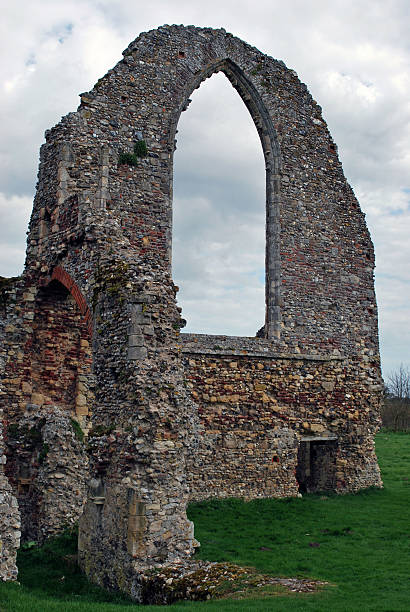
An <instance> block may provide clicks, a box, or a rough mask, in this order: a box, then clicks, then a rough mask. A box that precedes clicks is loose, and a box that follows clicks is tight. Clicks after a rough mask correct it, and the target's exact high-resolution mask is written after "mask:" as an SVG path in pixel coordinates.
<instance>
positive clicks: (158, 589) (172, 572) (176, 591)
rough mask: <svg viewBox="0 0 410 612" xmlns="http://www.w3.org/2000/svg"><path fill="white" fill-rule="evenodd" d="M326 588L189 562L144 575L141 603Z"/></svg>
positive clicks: (223, 565)
mask: <svg viewBox="0 0 410 612" xmlns="http://www.w3.org/2000/svg"><path fill="white" fill-rule="evenodd" d="M327 584H329V583H327V582H322V581H319V580H306V579H298V578H278V577H274V576H268V575H266V574H261V573H259V572H258V571H257V570H256V569H254V568H251V567H240V566H239V565H235V564H232V563H216V562H213V563H212V562H208V561H191V562H190V561H186V562H178V563H174V564H167V565H165V566H164V567H162V568H157V569H155V570H153V571H152V572H146V573H145V574H143V575H141V577H140V584H139V586H140V589H141V590H140V593H139V601H140V602H141V603H143V604H157V605H161V604H162V605H163V604H170V603H173V602H175V601H180V600H196V601H199V600H208V599H219V598H226V597H229V598H230V599H247V598H248V597H264V596H266V597H271V596H273V595H286V593H314V592H317V591H318V590H320V589H321V588H323V587H324V586H325V585H327Z"/></svg>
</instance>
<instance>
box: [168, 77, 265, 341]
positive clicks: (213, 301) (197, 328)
mask: <svg viewBox="0 0 410 612" xmlns="http://www.w3.org/2000/svg"><path fill="white" fill-rule="evenodd" d="M192 98H193V102H192V104H191V105H190V106H189V109H188V111H187V112H185V113H183V114H182V115H181V118H180V121H179V123H178V134H177V144H178V148H177V150H176V152H175V155H174V185H173V199H174V203H173V242H172V244H173V251H172V272H173V279H174V282H175V283H176V284H177V285H178V286H179V288H180V292H179V294H178V302H179V305H180V306H182V316H183V317H184V319H186V320H187V326H186V328H185V329H184V330H183V331H186V332H190V333H207V334H224V335H237V336H255V334H256V332H257V330H258V329H259V328H260V327H261V326H262V325H263V324H264V322H265V222H266V221H265V220H266V210H265V201H266V196H265V161H264V156H263V150H262V146H261V142H260V139H259V136H258V133H257V130H256V128H255V125H254V123H253V120H252V118H251V115H250V114H249V112H248V110H247V109H246V107H245V105H244V103H243V101H242V100H241V98H240V96H239V95H238V94H237V92H236V91H235V90H234V89H233V87H232V85H231V84H230V83H229V81H228V80H227V79H226V77H225V76H224V75H223V74H222V73H220V74H215V75H213V76H212V78H210V79H207V80H206V81H205V82H204V83H203V84H202V85H201V87H200V89H199V90H198V91H196V92H195V93H194V94H193V96H192Z"/></svg>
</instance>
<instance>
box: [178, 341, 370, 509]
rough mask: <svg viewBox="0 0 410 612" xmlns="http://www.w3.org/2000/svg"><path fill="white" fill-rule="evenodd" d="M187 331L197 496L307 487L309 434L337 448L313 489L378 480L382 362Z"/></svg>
mask: <svg viewBox="0 0 410 612" xmlns="http://www.w3.org/2000/svg"><path fill="white" fill-rule="evenodd" d="M183 336H184V337H182V351H183V355H184V367H185V371H186V373H187V384H188V387H189V389H190V390H191V393H192V394H193V396H194V398H195V401H196V403H197V404H198V410H199V416H200V422H201V435H200V443H199V448H198V450H197V451H196V453H195V454H194V455H192V457H191V458H190V461H189V464H188V477H189V482H190V490H191V498H192V499H194V500H200V499H206V498H208V497H213V496H215V495H216V496H218V497H230V496H232V497H244V498H245V499H251V498H255V497H287V496H293V495H297V494H298V493H299V491H300V490H302V491H303V490H305V489H303V488H302V487H303V482H302V479H301V478H300V477H299V475H298V473H297V471H298V468H299V467H300V466H299V464H300V463H301V458H300V456H298V449H301V447H303V443H305V444H306V442H309V441H310V442H311V443H313V444H315V443H316V444H320V445H323V447H324V448H325V447H326V446H327V447H328V448H329V452H330V449H333V450H332V451H331V456H329V457H327V459H326V465H324V466H323V467H320V466H317V470H318V473H320V474H321V475H322V478H321V480H320V481H319V482H318V483H316V484H312V485H311V486H309V487H308V490H310V491H316V490H324V489H329V490H333V491H338V492H340V493H342V492H348V491H357V490H359V489H361V488H365V487H369V486H380V474H379V469H378V466H377V459H376V456H375V453H374V441H373V440H374V434H375V432H376V431H377V429H378V426H379V421H378V416H377V415H378V397H377V395H376V394H375V389H376V388H378V387H377V385H378V363H377V361H373V362H372V361H370V362H366V363H363V362H360V361H358V360H353V359H346V358H342V357H337V356H334V355H332V356H320V355H305V356H303V358H302V357H301V356H300V355H295V354H293V355H291V354H287V355H286V354H284V353H282V354H275V353H273V352H272V346H271V345H270V344H269V343H268V342H267V341H266V340H261V339H255V340H254V339H248V342H245V339H243V338H232V337H230V338H228V337H218V336H201V335H195V334H184V335H183ZM301 443H302V444H301ZM308 460H310V457H309V458H308ZM323 478H324V479H323ZM298 480H299V482H298Z"/></svg>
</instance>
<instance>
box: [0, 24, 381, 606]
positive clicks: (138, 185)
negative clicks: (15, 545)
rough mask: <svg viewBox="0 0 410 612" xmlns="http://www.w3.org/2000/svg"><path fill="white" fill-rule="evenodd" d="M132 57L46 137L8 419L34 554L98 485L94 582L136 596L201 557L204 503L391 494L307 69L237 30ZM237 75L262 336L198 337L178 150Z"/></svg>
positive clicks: (12, 347)
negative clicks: (181, 215) (250, 123)
mask: <svg viewBox="0 0 410 612" xmlns="http://www.w3.org/2000/svg"><path fill="white" fill-rule="evenodd" d="M123 55H124V57H123V59H122V60H121V61H120V62H119V63H118V64H117V65H116V66H115V67H114V68H113V69H112V70H110V71H109V72H108V73H107V74H106V75H104V76H103V77H102V78H101V79H100V80H99V81H98V82H97V83H96V85H95V86H94V88H93V89H92V90H91V91H90V92H88V93H84V94H81V104H80V106H79V108H78V110H77V112H75V113H70V114H69V115H67V116H66V117H63V118H62V120H61V121H60V123H59V124H58V125H56V126H55V127H54V128H52V129H51V130H49V131H47V132H46V142H45V144H44V145H43V146H42V148H41V153H40V168H39V175H38V185H37V192H36V197H35V201H34V207H33V213H32V217H31V221H30V226H29V235H28V241H27V258H26V265H25V270H24V273H23V275H22V277H21V278H20V279H18V280H17V281H16V282H15V283H14V284H13V283H11V285H10V287H8V289H7V291H6V298H7V299H5V300H4V304H3V315H2V316H3V319H2V321H3V328H4V336H5V341H4V347H5V348H4V351H5V354H6V353H7V359H5V362H4V368H3V372H2V382H3V387H2V390H1V401H2V405H3V407H4V411H5V414H4V423H5V431H6V436H5V439H6V440H7V449H8V450H7V455H8V465H9V470H8V473H9V477H10V482H11V483H12V485H13V487H14V490H15V494H16V495H17V497H19V499H20V510H21V512H22V517H23V518H22V521H23V525H28V524H29V520H30V516H31V515H32V516H33V517H35V520H33V521H32V525H35V533H33V532H30V530H29V529H28V528H25V532H26V535H27V537H28V536H30V537H33V536H34V535H35V536H36V537H37V539H41V538H43V537H44V536H45V535H46V534H49V533H54V532H55V531H56V530H57V529H59V528H62V526H63V525H62V523H63V517H64V516H66V518H67V517H68V518H69V521H72V520H75V517H76V516H78V515H79V514H80V512H81V507H82V504H83V498H84V487H85V486H86V485H87V489H88V493H87V502H86V504H85V506H84V512H83V514H82V516H81V519H80V536H79V560H80V564H81V567H82V568H83V569H84V571H85V572H86V574H87V575H88V576H89V577H90V578H91V580H93V581H94V582H96V583H98V584H101V585H103V586H105V587H109V588H114V589H121V590H123V591H125V592H128V593H129V594H131V595H132V596H133V597H134V598H135V599H138V598H139V595H138V594H139V593H140V591H141V588H140V586H141V585H140V576H141V575H142V574H141V572H146V571H149V568H150V567H155V566H161V567H162V566H163V565H164V564H167V563H178V562H179V561H178V559H182V560H183V559H187V558H189V556H190V555H191V554H192V552H193V550H194V548H195V546H196V545H197V542H196V540H195V538H194V533H193V525H192V524H191V523H190V521H188V519H187V516H186V505H187V503H188V500H189V499H190V498H193V499H203V498H204V497H207V496H209V495H211V494H212V495H217V496H227V495H240V496H243V497H246V498H249V497H259V496H289V495H296V494H298V492H299V491H300V490H317V489H319V488H321V487H323V488H331V489H334V490H338V491H355V490H357V489H359V488H362V487H366V486H370V485H376V486H380V485H381V481H380V475H379V470H378V466H377V460H376V456H375V453H374V445H373V436H374V433H375V432H376V430H377V427H378V405H379V399H380V391H381V377H380V366H379V354H378V333H377V308H376V302H375V294H374V286H373V269H374V253H373V247H372V243H371V240H370V237H369V233H368V230H367V228H366V223H365V219H364V215H363V213H362V212H361V210H360V208H359V205H358V203H357V200H356V198H355V196H354V194H353V192H352V190H351V188H350V187H349V185H348V184H347V182H346V180H345V178H344V175H343V171H342V167H341V164H340V161H339V159H338V156H337V148H336V145H335V144H334V142H333V140H332V138H331V135H330V133H329V131H328V129H327V126H326V122H325V121H324V119H323V117H322V114H321V109H320V107H319V106H318V104H317V103H316V102H315V101H314V100H313V99H312V97H311V95H310V94H309V92H308V90H307V88H306V86H305V85H304V84H303V83H301V82H300V81H299V79H298V77H297V75H296V73H295V72H294V71H292V70H289V69H288V68H287V67H286V66H285V65H284V63H283V62H281V61H277V60H275V59H272V58H270V57H268V56H266V55H264V54H263V53H261V52H260V51H258V50H257V49H255V48H254V47H251V46H249V45H248V44H246V43H245V42H243V41H241V40H239V39H238V38H235V37H234V36H232V35H231V34H229V33H227V32H226V31H225V30H223V29H219V30H213V29H210V28H196V27H194V26H188V27H184V26H163V27H160V28H158V29H157V30H152V31H150V32H145V33H143V34H141V35H140V36H139V37H138V38H137V39H136V40H135V41H133V42H132V43H131V44H130V45H129V47H128V48H127V49H126V50H125V51H124V54H123ZM218 71H221V72H223V73H224V74H225V75H226V76H227V78H228V79H229V80H230V82H231V83H232V85H233V87H234V88H235V89H236V90H237V92H238V93H239V95H240V96H241V98H242V100H243V101H244V103H245V105H246V106H247V108H248V110H249V112H250V114H251V116H252V118H253V120H254V123H255V126H256V128H257V130H258V133H259V136H260V139H261V145H262V148H263V152H264V156H265V162H266V185H267V187H266V211H267V217H266V219H267V220H266V320H265V324H264V327H263V329H262V331H261V333H260V334H258V335H259V336H262V337H258V338H229V337H224V336H222V337H219V336H218V337H216V336H201V335H197V336H193V335H184V334H180V333H179V332H180V328H181V327H182V320H181V315H180V309H178V308H177V305H176V293H177V290H178V288H177V287H176V286H175V285H174V283H173V281H172V271H171V250H172V173H173V153H174V148H175V135H176V130H177V124H178V120H179V117H180V114H181V112H182V111H184V110H185V109H186V108H187V106H188V104H189V101H190V100H189V97H190V95H191V94H192V92H193V90H194V89H195V88H197V87H198V86H200V84H201V82H202V81H203V80H204V79H206V78H208V77H211V76H212V75H213V74H214V73H216V72H218ZM120 162H121V163H120ZM124 162H126V163H124ZM255 331H256V330H255ZM70 419H73V420H74V421H75V422H76V423H77V425H75V423H74V429H73V424H72V422H71V420H70ZM23 425H24V428H23V429H22V426H23ZM78 426H80V427H81V428H82V430H83V432H84V433H85V434H86V436H87V453H88V459H86V457H85V453H84V449H83V447H81V445H80V441H79V440H78V439H77V437H76V436H75V433H74V432H75V430H76V429H75V428H76V427H78ZM60 428H61V429H62V430H64V431H60ZM7 432H8V434H9V435H7ZM27 432H29V433H30V432H32V436H31V438H34V440H33V439H29V438H30V436H29V438H27ZM36 432H37V433H36ZM10 434H11V435H10ZM45 445H46V446H45ZM47 447H48V448H47ZM18 470H20V472H18ZM87 471H88V473H89V476H88V477H87V479H86V478H85V473H86V472H87ZM75 473H77V479H78V486H77V489H78V494H77V493H76V494H75V497H73V491H74V485H73V481H74V474H75ZM58 474H59V476H57V475H58ZM19 479H20V480H19ZM86 481H87V482H86ZM51 482H53V483H54V484H53V486H52V487H51V488H54V485H55V492H54V493H50V494H49V493H48V492H49V488H47V487H49V486H50V483H51ZM43 487H44V488H47V494H44V491H43ZM66 489H69V491H70V494H68V495H67V494H66ZM30 500H31V501H30ZM51 507H53V508H54V507H56V508H57V512H56V513H55V514H54V515H53V512H52V511H51Z"/></svg>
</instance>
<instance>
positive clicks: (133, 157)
mask: <svg viewBox="0 0 410 612" xmlns="http://www.w3.org/2000/svg"><path fill="white" fill-rule="evenodd" d="M147 155H148V148H147V144H146V142H145V140H137V142H136V143H135V145H134V153H120V155H119V158H118V165H119V166H122V165H124V164H126V165H127V166H137V164H138V158H139V157H146V156H147Z"/></svg>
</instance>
